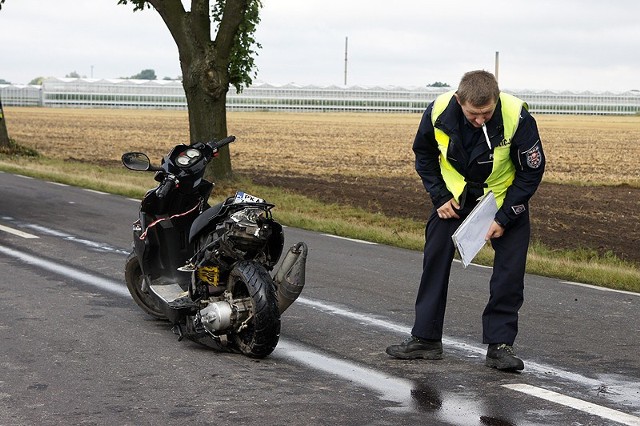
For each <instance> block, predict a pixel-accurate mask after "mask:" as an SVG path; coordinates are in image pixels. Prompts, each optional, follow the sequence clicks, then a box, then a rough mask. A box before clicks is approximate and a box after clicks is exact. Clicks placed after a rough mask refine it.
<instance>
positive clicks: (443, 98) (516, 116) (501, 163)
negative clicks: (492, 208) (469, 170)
mask: <svg viewBox="0 0 640 426" xmlns="http://www.w3.org/2000/svg"><path fill="white" fill-rule="evenodd" d="M454 93H455V91H450V92H447V93H444V94H442V95H440V96H438V97H437V98H436V100H435V102H434V105H433V110H432V112H431V122H432V124H433V125H434V131H435V138H436V141H437V142H438V149H439V150H440V170H441V172H442V177H443V179H444V182H445V184H446V185H447V189H448V190H449V192H451V194H453V197H454V198H455V200H456V202H458V203H459V202H460V195H461V194H462V191H464V187H465V186H466V184H467V183H466V181H465V179H464V176H462V175H461V174H460V173H458V171H457V170H456V169H455V168H454V167H453V166H452V165H451V163H450V162H449V160H447V149H448V147H449V136H448V135H447V134H446V133H445V132H443V131H442V130H440V129H438V128H436V127H435V122H436V120H437V119H438V117H439V116H440V114H442V113H443V112H444V110H445V109H446V108H447V106H448V105H449V102H450V101H451V98H452V97H453V95H454ZM500 103H501V110H502V121H503V125H504V139H503V140H502V142H500V144H499V145H498V146H497V147H495V148H494V149H493V168H492V169H491V174H490V175H489V177H488V178H487V180H486V181H485V183H486V188H484V193H485V194H486V193H487V192H489V191H493V194H494V195H495V197H496V202H497V203H498V208H500V207H501V206H502V203H503V202H504V197H505V195H506V193H507V188H509V186H510V185H511V183H512V182H513V179H514V177H515V174H516V169H515V166H514V165H513V162H512V161H511V158H510V156H509V151H510V149H511V138H513V135H514V134H515V133H516V130H517V129H518V123H519V122H520V111H521V110H522V108H525V109H528V105H527V104H526V102H524V101H522V100H520V99H518V98H516V97H515V96H513V95H509V94H507V93H500Z"/></svg>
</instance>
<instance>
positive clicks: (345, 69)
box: [344, 37, 349, 86]
mask: <svg viewBox="0 0 640 426" xmlns="http://www.w3.org/2000/svg"><path fill="white" fill-rule="evenodd" d="M348 46H349V37H345V38H344V85H345V86H346V85H347V49H348Z"/></svg>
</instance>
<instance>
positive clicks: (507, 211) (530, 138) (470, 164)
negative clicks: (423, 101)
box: [413, 97, 545, 227]
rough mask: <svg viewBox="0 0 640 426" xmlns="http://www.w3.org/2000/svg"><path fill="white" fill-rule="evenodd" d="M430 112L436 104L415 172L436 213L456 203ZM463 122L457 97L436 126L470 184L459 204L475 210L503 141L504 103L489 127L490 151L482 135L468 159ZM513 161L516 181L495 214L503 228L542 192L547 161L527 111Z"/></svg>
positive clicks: (422, 133) (423, 125)
mask: <svg viewBox="0 0 640 426" xmlns="http://www.w3.org/2000/svg"><path fill="white" fill-rule="evenodd" d="M432 109H433V102H432V103H431V104H430V105H429V106H428V107H427V109H426V111H425V112H424V114H423V116H422V120H421V122H420V126H419V127H418V132H417V134H416V138H415V140H414V142H413V152H414V153H415V156H416V163H415V166H416V171H417V172H418V175H420V177H421V178H422V182H423V184H424V187H425V188H426V190H427V192H428V193H429V195H430V196H431V200H432V202H433V205H434V206H435V208H438V207H440V206H442V205H443V204H444V203H446V202H447V201H449V200H450V199H451V198H453V195H452V194H451V192H450V191H449V190H448V189H447V187H446V185H445V182H444V180H443V178H442V174H441V172H440V161H439V156H440V151H439V150H438V143H437V142H436V139H435V135H434V130H433V125H432V120H431V111H432ZM465 121H466V118H465V117H464V114H463V112H462V109H461V108H460V105H459V104H458V102H457V100H456V98H455V97H452V98H451V102H450V103H449V105H448V106H447V108H446V109H445V110H444V111H443V112H442V114H441V115H440V117H438V118H437V120H436V123H435V126H436V127H437V128H439V129H440V130H442V131H444V132H445V133H446V134H447V135H448V136H449V147H448V150H447V159H448V160H449V162H450V163H451V164H452V165H453V167H454V168H455V169H456V170H457V171H458V172H459V173H460V174H461V175H462V176H464V177H465V180H466V181H467V189H466V190H465V192H464V193H463V196H461V197H460V198H461V200H460V202H461V204H466V205H467V206H473V205H474V204H475V202H476V198H477V196H478V195H482V193H483V190H482V187H483V184H484V182H485V180H486V179H487V177H489V175H490V174H491V170H492V167H493V148H495V147H496V146H499V145H500V144H501V143H503V140H504V133H503V124H502V110H501V103H500V102H498V105H497V106H496V109H495V112H494V114H493V116H492V117H491V120H489V121H487V122H486V126H487V133H488V135H489V139H490V141H491V146H492V149H491V150H490V149H489V147H488V146H487V143H486V140H485V138H484V135H481V136H480V137H479V138H478V140H477V142H476V143H475V144H474V145H473V147H470V149H469V150H470V154H469V153H468V150H467V149H465V146H464V145H463V141H462V139H461V138H462V135H463V133H464V134H465V135H467V134H468V132H466V133H465V132H463V131H462V128H461V126H464V125H465ZM510 157H511V161H512V162H513V164H514V165H515V178H514V181H513V183H512V184H511V186H510V187H509V188H508V190H507V193H506V197H505V199H504V202H503V204H502V207H501V208H500V210H499V211H498V213H497V214H496V222H498V223H499V224H500V225H502V226H504V227H508V226H509V224H510V223H511V222H512V221H514V220H515V219H517V218H518V217H519V216H520V215H521V214H522V213H524V212H525V211H526V210H527V209H528V208H529V207H528V205H529V199H530V198H531V196H532V195H533V194H534V193H535V191H536V189H537V188H538V185H539V184H540V181H541V180H542V175H543V173H544V168H545V156H544V152H543V150H542V144H541V143H540V135H539V134H538V128H537V125H536V122H535V119H534V118H533V117H532V116H531V114H529V112H528V111H527V110H526V109H525V108H523V109H522V111H521V114H520V122H519V124H518V129H517V130H516V133H515V135H514V136H513V138H512V140H511V150H510ZM469 194H473V197H470V196H468V195H469ZM465 198H466V199H465ZM461 208H463V207H462V206H461Z"/></svg>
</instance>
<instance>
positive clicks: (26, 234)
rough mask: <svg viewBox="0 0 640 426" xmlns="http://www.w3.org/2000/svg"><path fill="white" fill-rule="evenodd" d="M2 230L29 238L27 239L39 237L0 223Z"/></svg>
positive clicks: (0, 229)
mask: <svg viewBox="0 0 640 426" xmlns="http://www.w3.org/2000/svg"><path fill="white" fill-rule="evenodd" d="M0 231H4V232H7V233H9V234H13V235H17V236H18V237H22V238H27V239H32V238H38V236H37V235H33V234H28V233H26V232H23V231H19V230H17V229H13V228H9V227H8V226H4V225H0Z"/></svg>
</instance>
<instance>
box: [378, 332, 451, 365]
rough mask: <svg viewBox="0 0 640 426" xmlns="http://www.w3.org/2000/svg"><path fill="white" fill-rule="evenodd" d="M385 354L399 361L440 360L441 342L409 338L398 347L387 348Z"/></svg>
mask: <svg viewBox="0 0 640 426" xmlns="http://www.w3.org/2000/svg"><path fill="white" fill-rule="evenodd" d="M387 354H389V355H391V356H392V357H395V358H400V359H416V358H424V359H442V342H440V341H434V342H432V341H428V340H423V339H419V338H417V337H413V336H411V337H409V338H407V339H406V340H405V341H404V342H402V343H401V344H399V345H391V346H389V347H388V348H387Z"/></svg>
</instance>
